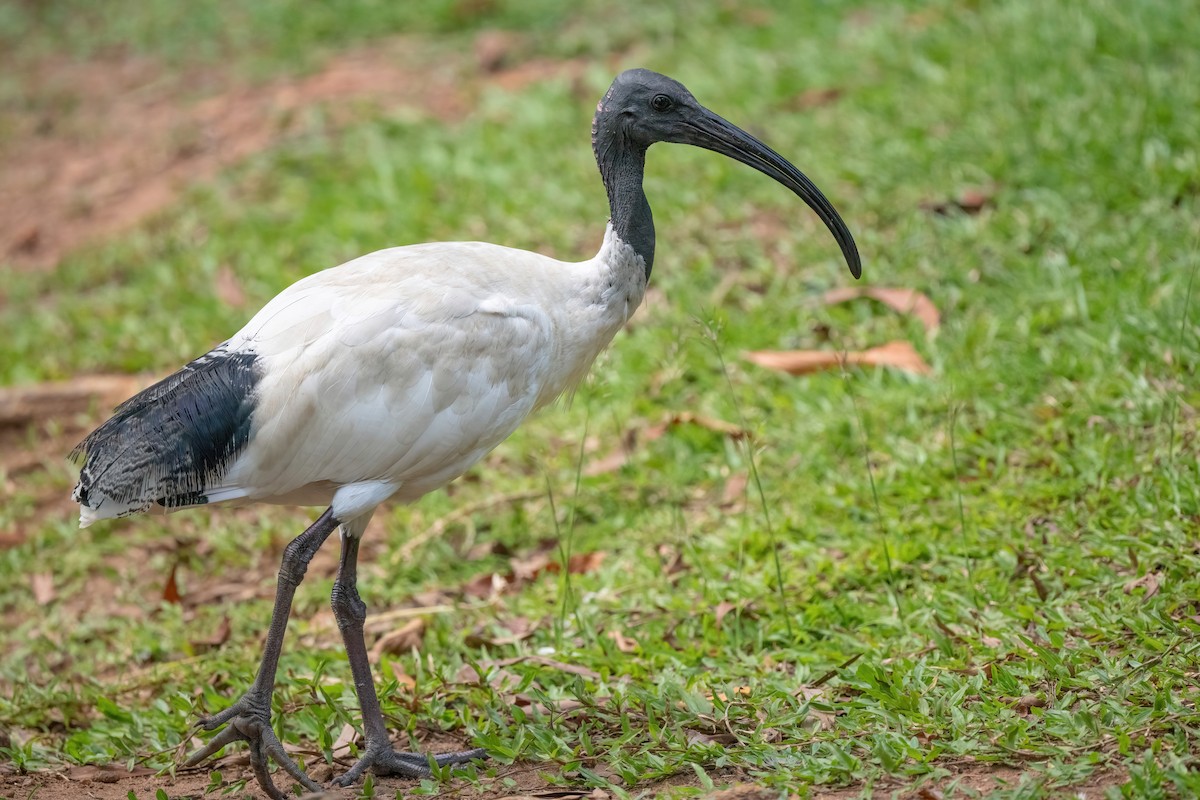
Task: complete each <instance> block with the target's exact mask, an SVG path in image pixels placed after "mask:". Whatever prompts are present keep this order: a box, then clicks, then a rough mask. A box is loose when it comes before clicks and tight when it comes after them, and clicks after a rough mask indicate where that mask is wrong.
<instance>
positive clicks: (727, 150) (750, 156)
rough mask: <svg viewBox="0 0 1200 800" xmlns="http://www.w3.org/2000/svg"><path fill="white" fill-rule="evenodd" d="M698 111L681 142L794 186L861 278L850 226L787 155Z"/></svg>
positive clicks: (708, 112) (702, 108)
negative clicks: (724, 157)
mask: <svg viewBox="0 0 1200 800" xmlns="http://www.w3.org/2000/svg"><path fill="white" fill-rule="evenodd" d="M699 110H700V112H701V113H700V114H699V115H698V116H697V117H695V118H694V119H691V120H687V121H686V122H685V128H684V130H686V131H687V132H688V133H687V135H685V136H681V137H680V138H679V140H678V141H679V142H680V143H681V144H690V145H695V146H696V147H703V148H705V149H706V150H712V151H713V152H715V153H720V154H721V155H723V156H728V157H729V158H732V159H735V160H737V161H740V162H742V163H743V164H746V165H747V166H750V167H754V168H755V169H756V170H758V171H759V172H761V173H763V174H764V175H769V176H770V177H772V178H774V179H775V180H777V181H778V182H780V183H782V184H783V185H784V186H786V187H787V188H789V189H791V190H792V191H793V192H795V193H796V194H797V195H798V196H799V197H800V199H801V200H803V201H804V202H805V203H807V204H808V206H809V208H811V209H812V210H813V211H815V212H817V216H818V217H820V218H821V221H822V222H824V223H825V227H827V228H829V232H830V233H832V234H833V238H834V239H836V240H837V243H838V246H839V247H841V248H842V255H843V256H844V257H845V259H846V266H848V267H849V268H850V274H851V275H853V276H854V277H855V278H858V277H860V276H861V275H862V260H861V259H860V258H859V255H858V245H856V244H855V243H854V237H853V236H851V235H850V229H849V228H847V227H846V223H845V222H844V221H843V220H842V217H841V215H839V214H838V212H837V209H835V208H834V207H833V203H831V202H829V199H828V198H826V197H825V195H824V194H822V193H821V190H820V189H818V188H817V186H816V184H814V183H813V182H812V181H810V180H809V179H808V176H806V175H805V174H804V173H803V172H801V171H800V170H798V169H796V167H794V166H793V165H792V163H791V162H790V161H788V160H787V159H786V158H784V157H783V156H781V155H779V154H778V153H776V152H775V151H774V150H772V149H771V148H769V147H767V146H766V145H765V144H763V143H762V142H760V141H759V140H758V139H755V138H754V137H753V136H751V135H750V134H748V133H746V132H745V131H744V130H742V129H741V128H739V127H738V126H737V125H734V124H733V123H732V122H729V121H728V120H726V119H724V118H722V117H720V116H718V115H717V114H714V113H713V112H711V111H709V110H708V109H706V108H704V107H700V109H699Z"/></svg>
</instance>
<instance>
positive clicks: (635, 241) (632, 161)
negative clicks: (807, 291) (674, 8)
mask: <svg viewBox="0 0 1200 800" xmlns="http://www.w3.org/2000/svg"><path fill="white" fill-rule="evenodd" d="M655 142H676V143H678V144H690V145H694V146H696V147H703V148H705V149H707V150H712V151H714V152H717V153H721V154H722V155H726V156H729V157H730V158H733V159H736V160H737V161H740V162H742V163H743V164H746V165H748V166H751V167H754V168H755V169H756V170H758V171H759V172H761V173H763V174H764V175H769V176H770V177H772V178H774V179H775V180H777V181H778V182H780V183H782V184H783V185H784V186H786V187H787V188H789V189H791V190H792V191H793V192H795V193H796V194H797V195H798V196H799V197H800V199H801V200H803V201H804V202H805V203H807V204H808V205H809V207H811V208H812V209H813V211H815V212H817V216H818V217H820V218H821V221H822V222H824V223H825V225H826V227H828V228H829V230H830V232H831V233H832V234H833V237H834V239H836V240H837V243H838V245H839V246H840V247H841V249H842V255H843V256H844V257H845V259H846V264H847V266H849V267H850V274H852V275H853V276H854V277H855V278H857V277H859V276H860V275H861V274H862V262H861V260H860V259H859V255H858V247H857V246H856V245H855V244H854V237H853V236H851V235H850V230H849V229H848V228H847V227H846V223H845V222H844V221H842V218H841V216H839V215H838V212H837V210H836V209H834V207H833V204H832V203H830V202H829V200H828V199H826V197H825V195H824V194H822V193H821V190H820V189H818V188H817V187H816V185H815V184H813V182H812V181H810V180H809V179H808V178H807V177H806V176H805V175H804V173H802V172H800V170H798V169H796V167H794V166H793V165H792V164H791V163H790V162H789V161H788V160H787V159H785V158H784V157H783V156H781V155H779V154H778V153H776V152H775V151H774V150H772V149H771V148H769V147H767V146H766V145H765V144H763V143H762V142H760V141H759V140H758V139H756V138H754V137H753V136H751V135H750V134H748V133H746V132H745V131H743V130H742V129H741V128H739V127H737V126H736V125H734V124H733V123H731V122H728V121H727V120H725V119H722V118H721V117H720V116H718V115H716V114H714V113H713V112H711V111H709V110H708V109H707V108H705V107H704V106H702V105H700V103H698V102H697V101H696V98H695V97H693V96H692V93H691V92H689V91H688V90H687V89H686V88H684V86H683V84H681V83H679V82H678V81H675V80H672V79H671V78H668V77H667V76H666V75H660V74H658V73H657V72H651V71H650V70H647V69H631V70H627V71H625V72H622V73H621V74H620V75H618V76H617V78H616V80H614V81H613V83H612V86H610V87H609V89H608V92H607V93H606V94H605V95H604V99H603V100H601V101H600V105H599V106H598V107H597V108H596V118H595V120H594V121H593V123H592V147H593V149H594V150H595V151H596V161H597V163H598V164H599V165H600V173H601V175H602V176H603V178H604V184H605V187H606V188H607V189H608V196H609V203H610V205H611V206H612V214H613V225H614V226H615V227H616V228H617V233H618V235H621V236H622V238H624V239H625V240H626V241H628V242H629V243H630V244H631V245H633V246H634V247H635V248H636V249H638V252H640V253H642V254H643V256H644V257H645V258H646V269H647V272H649V269H650V265H651V262H652V261H653V257H654V227H653V222H652V221H651V218H650V207H649V205H648V204H647V203H646V202H645V195H644V194H641V178H642V166H643V164H644V163H645V154H646V149H647V148H648V147H650V145H652V144H654V143H655ZM634 173H636V176H635V175H634ZM635 177H636V184H637V185H636V192H635V191H633V190H634V188H635V187H634V186H633V185H632V183H634V182H635V181H633V179H634V178H635ZM622 215H624V218H622Z"/></svg>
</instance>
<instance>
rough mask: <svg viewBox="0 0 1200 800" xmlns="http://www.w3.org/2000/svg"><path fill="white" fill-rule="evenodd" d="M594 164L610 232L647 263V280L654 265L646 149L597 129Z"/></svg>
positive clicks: (652, 220)
mask: <svg viewBox="0 0 1200 800" xmlns="http://www.w3.org/2000/svg"><path fill="white" fill-rule="evenodd" d="M592 149H593V150H594V151H595V153H596V165H597V166H599V167H600V177H601V178H602V179H603V181H604V189H605V191H606V192H608V210H609V216H610V219H611V221H612V226H613V232H614V233H616V235H617V238H619V239H620V240H621V241H622V242H624V243H625V244H627V245H629V246H630V247H632V248H633V249H634V251H635V252H636V253H637V254H638V255H639V256H641V257H642V260H643V261H645V262H646V278H647V279H649V278H650V269H651V267H653V266H654V215H653V214H652V213H651V212H650V203H649V202H647V200H646V193H645V191H643V190H642V174H643V173H644V171H645V168H646V150H645V148H643V147H637V146H635V145H632V144H630V143H629V142H628V141H622V140H621V139H620V138H619V137H618V136H616V135H615V134H613V133H612V131H611V130H604V129H600V130H598V131H597V132H596V134H595V135H594V136H593V138H592Z"/></svg>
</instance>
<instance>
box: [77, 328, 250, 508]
mask: <svg viewBox="0 0 1200 800" xmlns="http://www.w3.org/2000/svg"><path fill="white" fill-rule="evenodd" d="M257 360H258V357H257V356H256V355H255V354H253V353H231V352H228V350H227V349H226V345H221V346H220V347H217V348H216V349H214V350H212V351H211V352H209V353H207V354H206V355H203V356H201V357H200V358H198V359H196V360H195V361H193V362H191V363H190V364H188V365H187V366H185V367H184V368H183V369H181V370H179V371H178V372H176V373H175V374H174V375H171V376H169V377H167V378H164V379H163V380H161V381H159V382H158V383H156V384H154V385H153V386H151V387H149V388H148V389H146V390H145V391H143V392H141V393H139V394H137V395H135V396H134V397H132V398H130V399H129V400H126V401H125V402H124V403H122V404H121V405H120V406H118V407H117V409H116V412H115V413H114V414H113V416H112V418H111V419H110V420H108V422H105V423H104V424H103V425H101V426H100V427H99V428H97V429H96V430H95V431H93V432H92V433H90V434H89V435H88V436H87V438H85V439H84V440H83V441H82V442H80V443H79V444H78V445H76V447H75V449H74V450H72V451H71V456H70V457H71V460H73V461H78V460H79V459H80V457H84V458H85V461H84V465H83V469H82V470H81V471H80V475H79V488H78V489H77V491H76V499H77V500H79V502H81V503H83V504H84V505H86V506H89V507H92V508H99V505H98V503H102V502H104V501H105V500H111V501H113V502H115V503H117V504H120V505H133V506H140V507H141V508H146V507H148V506H149V505H150V504H151V503H155V502H157V503H160V504H161V505H164V506H169V507H170V506H185V505H196V504H198V503H203V502H205V496H204V490H205V488H206V487H207V486H211V485H212V484H213V482H214V481H217V480H220V478H221V477H222V476H223V475H224V473H225V471H226V470H227V469H228V468H229V465H230V463H231V462H232V461H233V459H234V458H235V457H236V456H237V455H238V453H240V452H241V451H242V450H243V449H244V448H245V447H246V443H247V442H248V441H249V439H250V416H251V414H252V412H253V411H254V388H255V386H256V385H257V383H258V380H259V378H260V377H261V369H260V367H259V365H258V364H257ZM89 500H91V501H93V502H89Z"/></svg>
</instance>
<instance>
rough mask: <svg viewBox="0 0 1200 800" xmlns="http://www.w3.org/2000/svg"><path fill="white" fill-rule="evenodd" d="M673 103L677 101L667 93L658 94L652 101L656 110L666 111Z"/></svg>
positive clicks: (652, 105) (651, 104)
mask: <svg viewBox="0 0 1200 800" xmlns="http://www.w3.org/2000/svg"><path fill="white" fill-rule="evenodd" d="M673 105H675V102H674V101H673V100H672V99H671V98H670V97H668V96H667V95H665V94H656V95H654V98H653V99H651V101H650V107H651V108H653V109H654V110H655V111H666V110H667V109H669V108H670V107H671V106H673Z"/></svg>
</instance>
